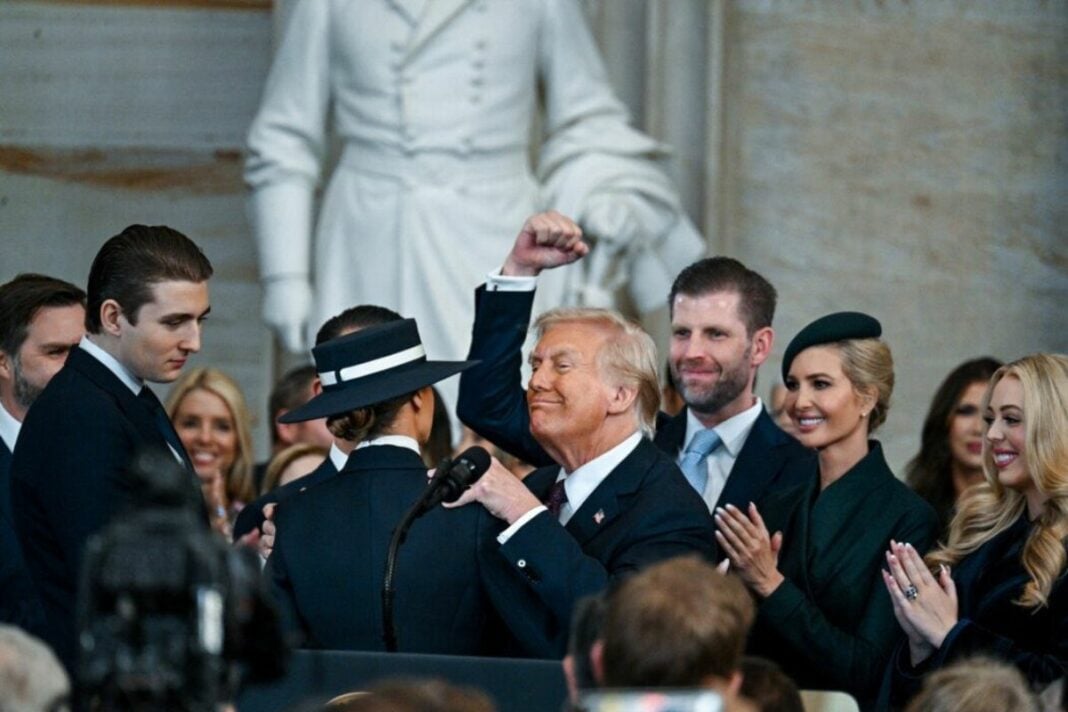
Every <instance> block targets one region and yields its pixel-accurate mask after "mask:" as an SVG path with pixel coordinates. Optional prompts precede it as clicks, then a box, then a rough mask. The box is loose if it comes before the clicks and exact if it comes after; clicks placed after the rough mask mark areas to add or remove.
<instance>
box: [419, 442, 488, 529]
mask: <svg viewBox="0 0 1068 712" xmlns="http://www.w3.org/2000/svg"><path fill="white" fill-rule="evenodd" d="M489 466H490V454H489V453H488V452H486V448H484V447H481V446H479V445H475V446H473V447H469V448H467V449H466V450H464V451H463V452H462V453H460V454H459V455H458V456H457V457H456V459H455V460H452V461H449V460H445V461H444V462H442V463H441V466H440V467H438V469H437V472H435V473H434V477H433V478H431V480H430V484H429V485H428V486H427V491H426V494H424V495H423V497H422V499H421V500H420V508H421V511H420V514H425V513H426V512H429V511H430V510H431V509H433V508H434V507H436V506H438V505H439V504H441V503H442V502H455V501H456V500H458V499H460V497H461V496H462V495H463V493H464V491H465V490H467V488H468V487H470V486H471V485H473V484H475V483H476V482H478V479H479V478H480V477H482V475H484V474H485V473H486V470H488V469H489Z"/></svg>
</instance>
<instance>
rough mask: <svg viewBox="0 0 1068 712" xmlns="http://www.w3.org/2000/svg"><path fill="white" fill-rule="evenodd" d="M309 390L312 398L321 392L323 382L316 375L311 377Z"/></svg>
mask: <svg viewBox="0 0 1068 712" xmlns="http://www.w3.org/2000/svg"><path fill="white" fill-rule="evenodd" d="M311 392H312V398H314V397H315V396H317V395H319V394H320V393H322V392H323V382H322V381H320V380H319V377H318V376H316V377H315V378H313V379H312V382H311Z"/></svg>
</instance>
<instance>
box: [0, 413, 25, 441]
mask: <svg viewBox="0 0 1068 712" xmlns="http://www.w3.org/2000/svg"><path fill="white" fill-rule="evenodd" d="M21 429H22V423H20V422H19V421H17V420H15V416H13V415H11V413H8V412H7V408H5V407H4V405H3V403H0V438H3V440H4V444H5V445H7V449H8V450H10V451H11V452H15V443H16V442H17V441H18V439H19V430H21Z"/></svg>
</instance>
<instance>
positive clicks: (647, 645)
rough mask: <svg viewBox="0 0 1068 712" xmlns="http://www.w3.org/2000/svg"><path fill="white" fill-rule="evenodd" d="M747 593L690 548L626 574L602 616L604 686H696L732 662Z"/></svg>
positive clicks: (743, 627) (749, 614)
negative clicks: (687, 553) (684, 553)
mask: <svg viewBox="0 0 1068 712" xmlns="http://www.w3.org/2000/svg"><path fill="white" fill-rule="evenodd" d="M754 615H755V610H754V607H753V601H752V599H751V598H750V597H749V594H748V593H747V592H746V590H745V587H744V586H743V585H742V584H741V583H740V582H739V581H738V580H737V579H736V578H735V577H733V576H727V575H725V574H721V573H720V572H718V571H716V569H715V568H714V567H712V566H711V565H710V564H708V563H707V562H705V561H702V560H701V559H699V558H698V557H696V556H689V557H680V558H676V559H671V560H669V561H665V562H662V563H659V564H656V565H654V566H650V567H649V568H648V569H646V570H644V571H642V572H641V573H638V574H636V575H634V576H633V577H631V578H629V579H627V580H626V581H625V582H624V583H623V585H622V586H620V588H619V589H617V590H616V591H615V592H614V593H613V594H611V596H610V597H609V600H608V611H607V613H606V615H605V621H604V629H603V630H604V633H603V639H604V655H603V668H604V683H605V685H606V686H607V687H698V686H700V685H701V684H702V683H703V682H705V681H706V680H707V679H708V678H709V677H720V678H728V677H730V675H731V674H732V673H734V672H735V671H737V670H738V667H739V665H740V663H741V659H742V649H743V648H744V647H745V639H746V636H747V635H748V633H749V626H751V625H752V623H753V616H754Z"/></svg>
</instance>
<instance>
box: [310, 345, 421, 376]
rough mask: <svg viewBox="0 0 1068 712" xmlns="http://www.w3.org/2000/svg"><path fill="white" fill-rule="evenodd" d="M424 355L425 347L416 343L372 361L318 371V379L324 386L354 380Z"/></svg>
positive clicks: (416, 359) (415, 359)
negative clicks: (322, 371) (333, 369)
mask: <svg viewBox="0 0 1068 712" xmlns="http://www.w3.org/2000/svg"><path fill="white" fill-rule="evenodd" d="M425 357H426V349H424V348H423V345H422V344H416V345H415V346H412V347H411V348H408V349H404V350H403V351H398V352H397V353H395V354H390V355H389V356H383V357H381V358H376V359H374V360H372V361H366V362H364V363H358V364H356V365H354V366H346V367H345V368H343V369H341V370H340V371H327V372H325V373H320V374H319V380H320V381H322V384H323V385H324V386H333V385H335V384H337V383H340V382H344V381H354V380H356V379H357V378H363V377H364V376H370V375H372V374H375V373H381V372H382V371H388V370H389V369H391V368H396V367H397V366H402V365H404V364H406V363H411V362H412V361H418V360H419V359H421V358H425ZM335 374H336V375H335Z"/></svg>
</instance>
